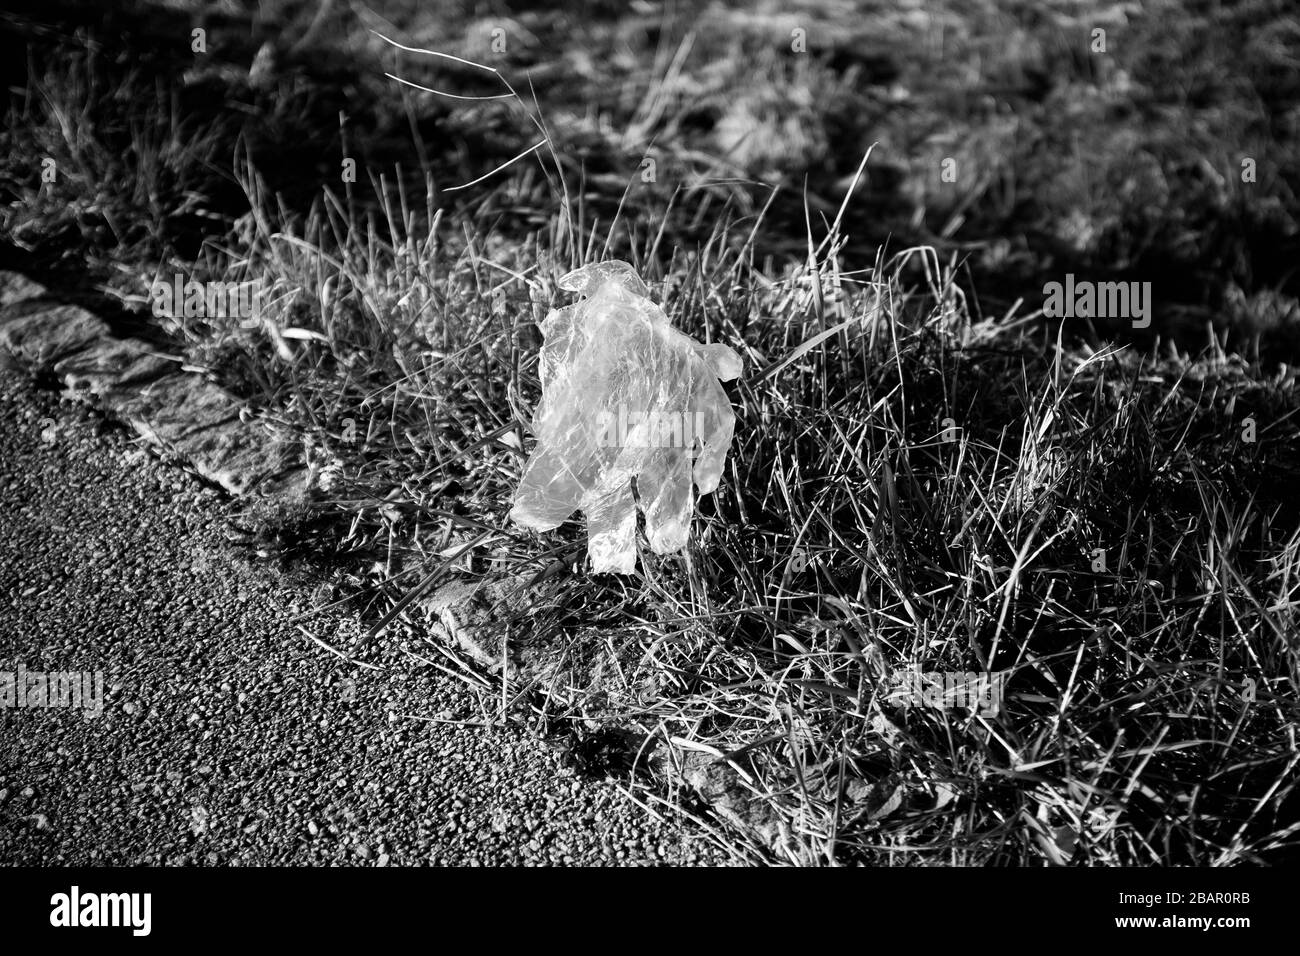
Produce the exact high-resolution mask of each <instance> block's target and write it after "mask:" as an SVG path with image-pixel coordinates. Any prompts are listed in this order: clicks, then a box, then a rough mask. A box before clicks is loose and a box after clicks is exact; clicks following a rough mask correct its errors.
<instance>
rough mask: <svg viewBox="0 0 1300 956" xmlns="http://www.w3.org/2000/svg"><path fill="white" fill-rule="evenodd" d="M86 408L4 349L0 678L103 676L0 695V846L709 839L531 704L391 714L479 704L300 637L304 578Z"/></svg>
mask: <svg viewBox="0 0 1300 956" xmlns="http://www.w3.org/2000/svg"><path fill="white" fill-rule="evenodd" d="M43 420H44V421H43ZM50 420H53V425H52V427H51V423H50ZM102 431H103V429H101V428H98V427H96V420H95V418H94V416H93V415H92V414H90V413H88V412H83V411H80V410H77V409H74V408H72V407H70V406H68V405H62V406H60V405H59V404H58V403H57V402H56V401H55V400H54V398H53V397H52V396H50V395H48V394H45V393H40V392H34V391H33V389H32V388H31V386H30V385H28V384H27V383H24V382H23V381H22V380H21V379H20V378H19V377H18V376H17V375H16V374H15V373H13V372H10V371H0V680H2V679H3V672H5V671H8V672H10V673H16V672H17V669H18V667H19V666H21V667H23V668H25V669H26V671H28V672H37V673H50V672H65V671H72V672H87V673H89V674H91V675H93V673H94V672H96V671H100V672H102V673H103V681H104V682H103V699H102V708H103V709H102V713H101V714H99V715H98V716H95V715H93V714H88V713H86V712H85V711H84V710H79V709H76V708H69V707H61V708H45V709H41V708H34V707H21V706H13V707H3V706H0V863H5V864H36V865H59V864H77V865H85V864H91V865H124V864H153V865H259V864H292V865H309V864H310V865H393V866H396V865H413V864H452V865H480V864H481V865H494V864H524V863H550V864H609V863H629V864H630V863H695V862H718V858H717V857H716V855H715V854H714V852H713V851H712V850H711V848H710V847H709V845H708V844H706V843H705V842H704V841H703V839H702V838H701V837H700V836H698V835H697V833H696V831H694V829H693V828H689V827H688V828H683V827H681V826H679V825H678V824H676V823H669V822H661V821H658V820H656V819H654V818H653V817H651V816H650V815H649V814H647V813H646V812H644V811H643V810H641V809H639V808H638V807H636V806H635V805H634V804H632V803H631V802H630V801H628V800H627V799H626V798H624V797H623V796H622V795H621V794H620V793H619V792H618V790H617V788H616V787H615V786H613V785H612V784H611V783H608V782H606V783H599V782H589V781H586V780H580V779H578V778H577V777H575V776H574V773H573V771H572V770H570V769H568V768H567V767H566V766H565V764H564V761H563V760H562V757H561V755H560V754H559V753H557V752H556V751H555V750H553V749H550V748H548V747H547V746H546V745H545V743H544V742H543V741H542V740H540V739H539V738H538V736H537V735H536V734H534V733H532V732H531V731H530V730H529V729H528V728H527V727H522V726H513V727H512V726H504V727H502V726H497V727H495V728H484V727H477V726H461V725H458V724H453V723H429V722H425V721H417V720H412V719H408V718H406V717H402V716H398V715H402V714H417V715H425V716H432V715H442V716H443V718H444V719H452V720H456V719H464V720H477V719H479V718H480V716H481V708H480V706H479V704H478V702H477V700H476V698H475V696H474V695H473V693H472V692H470V691H469V690H467V689H466V688H465V687H464V686H463V685H461V684H460V683H459V682H457V681H456V680H454V679H453V678H450V677H446V676H444V675H442V674H440V673H438V672H437V671H435V670H433V669H432V668H422V667H421V666H420V665H419V664H418V663H414V662H411V661H410V658H408V657H406V656H405V655H390V657H389V663H390V664H391V665H392V666H391V667H390V668H389V669H388V670H385V671H383V672H374V671H368V670H363V669H358V668H356V667H355V666H354V665H351V664H349V663H347V662H345V661H342V660H340V659H338V658H336V657H334V656H332V655H330V654H329V653H328V652H326V651H324V650H322V649H321V648H319V647H318V646H317V645H315V644H314V643H312V642H311V641H310V640H309V639H308V638H307V637H305V636H304V635H303V634H302V633H300V632H299V631H298V630H297V629H296V628H295V626H294V625H293V623H291V621H290V618H291V617H292V616H293V615H294V613H295V612H297V611H300V610H305V609H309V608H310V607H311V606H312V603H311V600H310V598H309V597H308V596H307V595H305V594H303V593H301V592H296V591H295V590H294V589H293V588H292V587H291V586H289V585H286V584H283V583H281V582H279V581H277V579H276V578H275V576H274V575H273V574H272V573H271V572H270V571H269V570H267V569H265V568H262V567H260V566H258V564H257V563H256V561H255V560H248V559H245V558H242V557H241V556H240V555H239V554H238V553H237V552H236V550H235V548H234V547H233V546H232V545H231V544H230V542H229V540H228V537H227V534H226V533H225V532H226V529H227V527H228V516H229V515H228V512H229V509H230V508H231V507H232V506H231V504H230V503H229V502H227V501H226V500H225V499H224V498H223V497H222V496H221V495H220V494H219V493H217V492H216V491H213V490H211V489H209V488H206V487H204V486H203V485H202V483H201V482H200V481H198V480H197V479H195V478H192V477H191V476H189V475H188V474H186V473H185V472H183V471H182V470H180V469H177V468H175V467H171V466H166V465H163V464H161V463H158V462H156V461H155V460H153V458H152V457H151V456H150V455H149V454H148V453H147V452H145V451H144V450H143V449H141V448H139V447H137V446H136V444H135V443H134V442H133V441H131V440H130V439H128V438H127V437H126V436H125V435H123V434H121V433H118V432H116V431H108V432H106V433H104V434H99V432H102ZM310 626H311V627H312V628H313V630H314V632H315V633H316V634H317V635H318V636H319V637H321V638H322V639H324V640H326V641H328V642H330V643H336V641H340V639H339V638H337V636H336V635H337V634H338V632H339V630H340V629H343V628H346V627H347V626H348V622H347V620H346V619H344V618H329V617H321V616H317V617H313V618H311V619H310ZM399 657H400V660H399V659H398V658H399ZM404 662H405V663H404ZM93 681H94V678H93V676H91V678H90V683H89V685H88V686H87V688H86V689H87V691H88V692H89V696H88V697H87V698H83V705H84V704H87V703H92V704H93V700H92V698H93V697H94V683H93ZM0 686H2V685H0Z"/></svg>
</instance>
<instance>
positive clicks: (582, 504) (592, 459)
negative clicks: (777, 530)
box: [510, 261, 741, 574]
mask: <svg viewBox="0 0 1300 956" xmlns="http://www.w3.org/2000/svg"><path fill="white" fill-rule="evenodd" d="M560 288H562V289H566V290H568V291H571V292H577V293H579V294H580V295H581V296H583V298H582V299H581V300H580V301H578V302H577V303H575V304H573V305H570V306H566V307H565V308H562V309H555V310H553V311H551V312H550V313H549V314H548V315H547V316H546V318H545V320H543V322H542V325H541V330H542V336H543V338H544V340H545V342H544V345H543V346H542V352H541V359H540V372H541V383H542V397H541V400H540V402H539V403H538V405H537V410H536V412H535V413H534V416H533V431H534V433H535V434H536V436H537V446H536V448H535V449H534V450H533V454H532V455H531V457H530V458H529V459H528V464H527V465H526V466H525V468H524V474H523V478H522V479H521V481H520V483H519V487H518V489H516V491H515V497H514V504H513V507H512V508H511V510H510V517H511V519H512V520H513V521H514V522H515V523H516V524H518V525H521V526H523V527H525V528H532V529H534V530H537V531H550V530H551V529H553V528H556V527H558V526H559V525H560V524H562V523H563V522H564V521H565V520H566V519H567V518H568V517H569V516H570V515H571V514H573V512H574V511H575V510H579V509H580V510H581V511H582V512H583V513H584V514H585V515H586V517H587V543H588V547H587V554H588V557H589V558H590V560H591V567H592V570H593V571H597V572H600V571H606V572H616V573H619V574H631V573H632V572H633V570H634V568H635V565H636V512H637V504H638V501H637V498H639V499H640V500H639V504H640V507H641V510H642V511H643V512H644V513H645V533H646V538H647V540H648V541H649V544H650V547H651V549H652V550H653V551H655V552H656V553H657V554H672V553H674V552H676V551H680V550H681V549H682V548H683V547H685V545H686V541H687V538H688V536H689V534H690V525H691V516H692V514H693V513H694V510H695V499H694V496H693V495H692V493H691V484H692V482H694V484H695V486H696V487H697V488H698V489H699V491H700V494H710V493H711V492H713V491H714V490H716V489H717V487H718V482H719V480H721V478H722V468H723V464H724V463H725V461H726V457H727V450H728V448H730V446H731V437H732V433H733V431H734V428H735V422H736V417H735V414H734V413H733V412H732V410H731V402H730V400H729V399H728V398H727V393H726V392H725V391H724V390H723V388H722V386H721V385H720V384H719V379H721V380H722V381H729V380H731V379H733V378H736V377H737V376H739V375H740V371H741V361H740V356H738V355H737V354H736V353H735V351H733V350H732V349H730V348H728V347H727V346H725V345H703V344H701V343H699V342H697V341H695V340H694V339H692V338H691V337H690V336H688V335H685V334H683V333H682V332H679V331H678V330H677V329H675V328H673V327H672V325H671V324H670V323H669V321H668V317H667V316H666V315H664V313H663V310H662V309H660V308H659V306H657V305H655V303H654V302H652V301H650V298H649V295H650V290H649V289H647V288H646V286H645V283H643V282H642V281H641V279H640V277H639V276H637V274H636V272H635V270H633V268H632V267H631V266H630V265H628V264H627V263H626V262H620V261H610V262H599V263H593V264H591V265H587V266H584V267H582V268H581V269H578V270H576V271H574V272H570V273H568V274H567V275H565V276H564V277H563V278H561V279H560ZM633 478H635V479H636V482H635V483H636V498H634V497H633V492H632V479H633Z"/></svg>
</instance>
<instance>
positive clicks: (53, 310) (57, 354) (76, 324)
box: [0, 305, 109, 371]
mask: <svg viewBox="0 0 1300 956" xmlns="http://www.w3.org/2000/svg"><path fill="white" fill-rule="evenodd" d="M108 334H109V331H108V325H107V324H106V323H105V322H104V321H103V320H102V319H100V318H98V317H96V316H94V315H92V314H91V313H89V312H87V311H86V310H85V309H83V308H81V307H79V306H75V305H52V306H48V307H46V308H41V309H36V310H34V311H25V312H24V313H23V314H21V315H18V316H11V317H8V318H5V319H3V320H0V346H4V347H5V348H7V349H8V350H9V351H10V352H12V353H13V354H14V355H15V356H17V357H18V358H19V359H20V360H22V361H23V362H26V363H27V364H28V365H31V366H32V367H34V368H35V369H36V370H38V371H49V370H50V369H51V368H52V367H53V366H54V364H55V362H57V361H58V360H59V359H61V358H63V357H64V356H66V355H69V354H71V353H74V352H77V351H79V350H81V349H84V348H86V347H88V346H90V345H92V344H94V343H95V342H97V341H99V340H102V339H104V338H106V337H107V336H108Z"/></svg>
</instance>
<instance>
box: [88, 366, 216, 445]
mask: <svg viewBox="0 0 1300 956" xmlns="http://www.w3.org/2000/svg"><path fill="white" fill-rule="evenodd" d="M102 401H103V404H104V405H105V406H106V407H107V408H108V409H109V410H110V411H112V412H113V413H114V414H115V415H117V416H118V417H119V418H121V419H122V420H123V421H125V422H127V423H128V424H129V425H131V426H132V427H133V428H134V429H135V430H136V431H138V432H139V433H140V434H141V435H143V436H144V437H145V438H146V439H148V440H149V441H152V442H154V443H155V444H158V445H162V446H165V447H170V446H174V445H176V444H177V443H178V442H179V441H180V440H181V439H182V438H185V437H187V436H189V435H192V434H194V433H195V432H200V431H203V430H204V429H207V428H212V427H213V426H215V425H221V424H224V423H225V422H228V421H230V420H231V419H233V418H235V417H236V416H237V415H238V414H239V407H238V406H237V405H236V404H235V402H234V401H233V400H232V399H231V398H230V396H229V395H227V394H226V393H225V392H223V391H222V390H221V389H219V388H217V386H215V385H213V384H212V383H211V382H205V381H204V380H203V379H201V378H199V377H198V376H197V375H187V374H184V373H175V374H172V375H164V376H163V377H162V378H160V379H156V380H155V381H152V382H148V383H146V384H144V385H141V386H139V387H131V386H130V385H127V386H124V387H121V388H112V389H109V390H108V391H107V392H105V393H104V394H103V396H102Z"/></svg>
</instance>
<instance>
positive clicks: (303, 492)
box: [257, 456, 311, 501]
mask: <svg viewBox="0 0 1300 956" xmlns="http://www.w3.org/2000/svg"><path fill="white" fill-rule="evenodd" d="M286 457H287V456H286ZM310 477H311V476H310V473H309V472H308V471H307V469H306V468H301V467H298V468H293V469H292V470H290V471H287V472H285V473H284V474H277V475H276V476H275V477H273V478H268V479H267V480H266V481H264V482H262V483H261V484H259V485H258V486H257V493H258V494H259V495H262V496H263V497H266V498H282V499H284V500H286V501H306V500H307V499H308V497H309V495H310V492H311V482H310V480H309V479H310Z"/></svg>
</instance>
